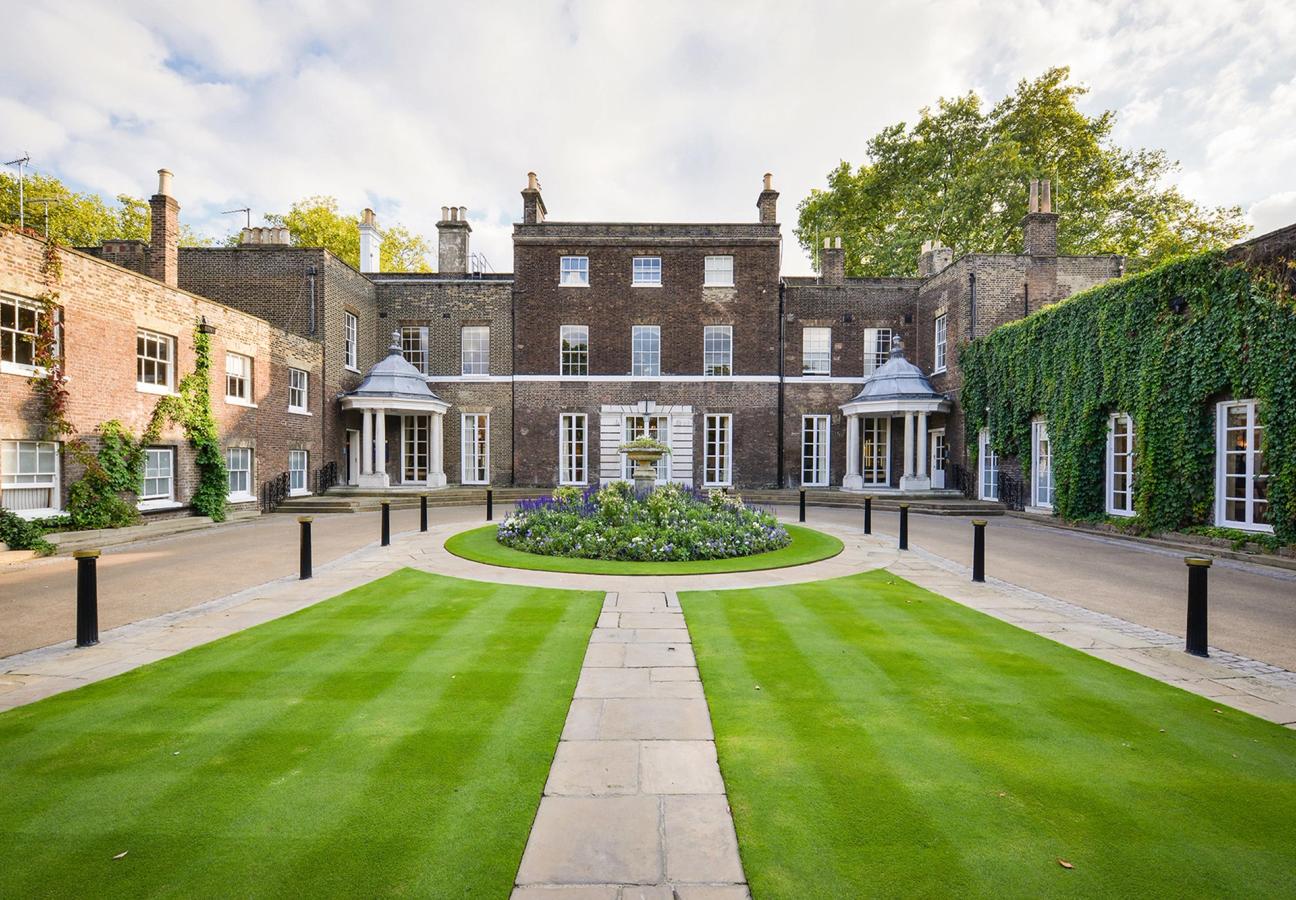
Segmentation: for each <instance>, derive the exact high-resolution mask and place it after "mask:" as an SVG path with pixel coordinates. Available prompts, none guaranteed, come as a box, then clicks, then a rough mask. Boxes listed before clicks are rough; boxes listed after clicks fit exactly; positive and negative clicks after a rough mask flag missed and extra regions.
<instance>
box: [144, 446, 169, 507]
mask: <svg viewBox="0 0 1296 900" xmlns="http://www.w3.org/2000/svg"><path fill="white" fill-rule="evenodd" d="M139 498H140V500H141V501H142V502H145V503H147V502H149V501H158V500H174V499H175V450H173V449H171V448H170V447H146V448H145V450H144V489H143V490H142V491H140V495H139Z"/></svg>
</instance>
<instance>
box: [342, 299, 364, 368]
mask: <svg viewBox="0 0 1296 900" xmlns="http://www.w3.org/2000/svg"><path fill="white" fill-rule="evenodd" d="M342 327H343V365H344V366H345V367H346V368H348V369H350V370H351V371H352V372H359V371H360V368H359V366H360V355H359V354H360V318H359V316H357V315H356V314H355V313H353V312H350V311H348V310H343V311H342Z"/></svg>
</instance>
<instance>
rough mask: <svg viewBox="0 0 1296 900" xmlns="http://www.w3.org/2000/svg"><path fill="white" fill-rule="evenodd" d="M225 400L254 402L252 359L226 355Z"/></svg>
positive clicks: (238, 354)
mask: <svg viewBox="0 0 1296 900" xmlns="http://www.w3.org/2000/svg"><path fill="white" fill-rule="evenodd" d="M225 399H226V400H237V401H238V402H240V403H250V402H252V357H250V356H244V355H243V354H242V353H226V354H225Z"/></svg>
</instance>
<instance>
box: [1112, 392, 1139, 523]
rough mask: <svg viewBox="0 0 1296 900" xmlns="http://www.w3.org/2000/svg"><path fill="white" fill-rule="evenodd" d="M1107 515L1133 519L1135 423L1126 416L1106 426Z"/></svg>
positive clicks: (1120, 415)
mask: <svg viewBox="0 0 1296 900" xmlns="http://www.w3.org/2000/svg"><path fill="white" fill-rule="evenodd" d="M1107 512H1109V513H1111V514H1112V515H1113V516H1132V515H1134V420H1133V419H1132V418H1130V417H1129V416H1128V415H1127V414H1125V413H1116V414H1115V415H1114V416H1112V417H1111V419H1109V420H1108V422H1107Z"/></svg>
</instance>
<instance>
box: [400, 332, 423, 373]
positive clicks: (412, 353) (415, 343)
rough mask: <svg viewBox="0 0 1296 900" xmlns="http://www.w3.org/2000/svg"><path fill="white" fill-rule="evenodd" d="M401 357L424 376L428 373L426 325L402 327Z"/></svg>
mask: <svg viewBox="0 0 1296 900" xmlns="http://www.w3.org/2000/svg"><path fill="white" fill-rule="evenodd" d="M401 355H402V356H404V357H405V361H406V362H408V363H409V364H410V365H411V366H413V367H414V368H416V369H418V370H419V371H420V372H422V373H423V374H424V375H426V374H427V373H428V330H427V326H426V325H404V326H402V327H401Z"/></svg>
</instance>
